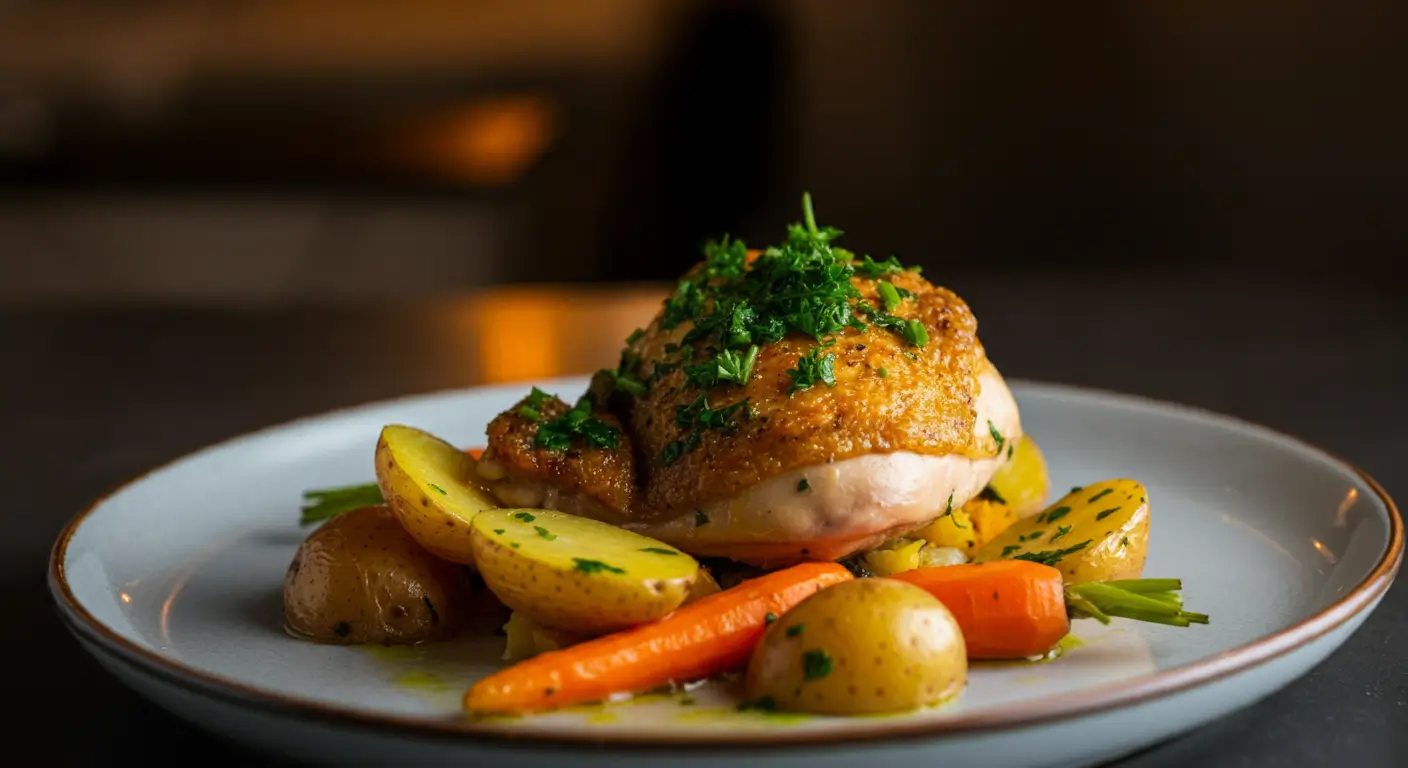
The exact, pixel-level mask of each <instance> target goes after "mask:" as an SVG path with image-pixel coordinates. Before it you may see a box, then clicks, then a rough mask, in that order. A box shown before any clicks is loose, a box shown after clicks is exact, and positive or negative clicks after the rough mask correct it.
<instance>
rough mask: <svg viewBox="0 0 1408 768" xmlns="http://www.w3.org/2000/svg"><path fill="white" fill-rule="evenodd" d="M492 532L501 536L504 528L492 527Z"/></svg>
mask: <svg viewBox="0 0 1408 768" xmlns="http://www.w3.org/2000/svg"><path fill="white" fill-rule="evenodd" d="M494 533H497V534H498V535H500V536H502V535H504V529H502V528H495V529H494Z"/></svg>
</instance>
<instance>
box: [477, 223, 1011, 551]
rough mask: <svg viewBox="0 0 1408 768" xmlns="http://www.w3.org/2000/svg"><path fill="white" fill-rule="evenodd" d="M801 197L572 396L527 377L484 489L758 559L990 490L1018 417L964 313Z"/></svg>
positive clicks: (679, 294) (870, 541) (914, 518)
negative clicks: (777, 241) (858, 253)
mask: <svg viewBox="0 0 1408 768" xmlns="http://www.w3.org/2000/svg"><path fill="white" fill-rule="evenodd" d="M806 212H807V222H808V223H807V224H806V225H793V227H792V228H791V229H790V231H789V237H788V240H787V242H786V243H785V244H784V245H782V246H778V247H774V248H770V249H768V250H766V251H763V252H757V251H746V249H744V248H743V246H742V244H741V243H737V242H734V243H729V242H728V241H725V242H724V243H722V244H715V245H712V246H711V247H710V249H708V250H707V251H706V259H705V261H704V262H702V263H701V264H699V265H698V266H696V267H695V268H694V269H693V270H691V271H690V273H688V274H687V275H686V276H685V278H684V279H683V280H682V281H681V283H680V286H679V288H678V289H677V291H676V293H675V295H674V296H672V297H671V298H670V299H669V300H667V301H666V302H665V305H664V306H663V307H662V309H661V311H660V313H659V314H657V316H656V317H655V319H654V320H653V321H652V322H651V324H650V325H649V326H648V327H647V328H645V329H643V330H641V331H638V332H636V333H635V334H633V335H632V337H631V338H630V339H628V343H627V346H626V349H625V350H624V352H623V354H622V361H621V365H620V366H618V367H617V368H616V369H614V370H610V371H602V372H600V373H598V374H597V376H596V377H595V378H594V379H593V382H592V386H591V389H590V391H589V392H588V393H586V394H585V395H583V396H582V398H581V399H579V400H578V401H577V403H576V405H575V406H572V407H571V408H569V406H568V405H567V404H566V403H565V402H563V401H561V400H559V399H557V398H556V397H551V396H548V395H546V394H545V393H541V392H534V393H533V394H532V395H530V396H529V397H528V398H525V399H524V400H523V401H522V402H520V403H519V404H518V405H516V406H515V407H514V408H512V409H510V410H508V411H506V412H505V413H503V414H502V415H500V416H499V417H498V418H496V419H495V420H494V422H493V423H492V424H491V425H490V427H489V442H488V449H487V450H486V452H485V454H484V457H483V460H482V461H481V462H480V471H481V473H482V474H484V475H485V479H486V481H487V482H488V483H489V485H490V488H491V490H492V491H493V492H494V493H495V494H497V495H498V496H499V497H500V498H501V499H502V500H503V501H504V502H505V503H507V504H512V505H515V506H539V507H550V508H556V509H562V510H565V511H569V512H573V513H576V514H581V515H586V516H589V517H594V518H597V519H600V520H604V521H607V522H612V523H615V524H618V525H622V526H623V527H626V528H629V529H632V530H636V531H639V532H641V533H644V534H646V535H649V536H652V537H655V538H658V539H661V540H663V541H666V542H668V543H670V544H672V545H674V546H677V547H679V548H680V549H682V550H684V551H686V552H689V553H691V554H694V555H699V556H721V557H727V558H731V559H734V560H739V561H742V562H746V563H750V564H754V565H759V566H762V567H779V566H783V565H787V564H791V563H794V562H797V561H801V560H834V559H839V558H842V557H845V556H847V555H849V554H851V553H854V552H857V551H860V550H864V549H868V548H871V547H873V546H876V545H878V544H881V543H883V542H884V541H886V540H888V539H892V538H895V537H897V536H902V535H904V534H905V533H908V532H910V531H912V530H914V529H916V528H919V527H921V526H923V525H924V524H926V523H928V522H929V521H931V520H933V519H934V518H936V517H938V516H939V515H942V514H944V512H945V511H946V510H948V509H951V508H953V507H955V506H959V505H962V504H963V503H965V502H966V501H968V500H969V499H970V498H972V497H973V496H975V495H976V494H977V493H979V492H980V491H981V490H982V489H983V487H984V486H985V485H986V484H987V482H988V480H989V479H991V477H992V475H993V473H994V472H996V471H997V469H998V467H999V466H1000V465H1001V463H1002V462H1003V461H1005V460H1006V459H1007V458H1008V457H1009V456H1010V450H1009V449H1010V447H1011V446H1013V445H1015V441H1016V440H1017V439H1018V438H1019V437H1020V436H1021V434H1022V428H1021V422H1020V419H1019V416H1018V411H1017V406H1016V403H1015V401H1014V400H1013V398H1012V395H1011V393H1010V392H1009V390H1008V388H1007V386H1006V384H1005V383H1004V381H1003V379H1002V376H1001V375H1000V374H999V373H998V371H997V369H996V367H994V366H993V364H992V363H991V362H990V361H989V360H988V359H987V357H986V355H985V353H984V350H983V347H982V345H981V343H980V342H979V341H978V337H977V321H976V319H975V318H974V317H973V313H972V312H971V311H970V310H969V308H968V306H967V304H965V303H964V302H963V300H962V299H960V298H959V297H958V296H957V295H955V294H954V293H953V292H951V291H949V290H947V289H945V288H941V287H938V286H935V285H933V284H932V283H930V282H929V281H928V280H926V279H924V278H923V277H922V276H921V275H920V274H919V273H918V272H917V271H915V270H909V269H905V268H903V267H902V266H900V265H899V264H898V263H897V262H895V261H894V260H893V258H891V259H890V260H888V261H886V262H875V261H873V260H871V259H869V258H868V257H866V258H863V259H860V260H857V259H856V258H855V257H854V256H853V255H851V254H850V253H848V252H846V251H842V250H841V249H839V248H835V247H833V246H832V245H831V240H832V239H834V237H835V236H836V235H837V234H839V233H836V232H835V231H834V230H829V229H821V228H818V227H816V226H815V225H814V223H812V220H811V215H810V210H809V205H808V206H807V211H806Z"/></svg>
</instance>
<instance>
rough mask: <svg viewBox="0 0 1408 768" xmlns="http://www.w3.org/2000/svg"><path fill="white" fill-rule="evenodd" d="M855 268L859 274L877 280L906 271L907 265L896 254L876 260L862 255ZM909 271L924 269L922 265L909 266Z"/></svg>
mask: <svg viewBox="0 0 1408 768" xmlns="http://www.w3.org/2000/svg"><path fill="white" fill-rule="evenodd" d="M855 270H856V274H857V275H860V276H861V277H868V278H870V279H872V280H875V279H879V278H881V277H885V276H886V275H897V274H899V273H901V272H904V271H906V267H905V266H904V265H903V264H901V263H900V262H899V259H896V258H895V257H894V256H891V257H890V258H888V259H885V260H884V261H876V260H874V259H872V258H870V257H869V256H862V257H860V261H858V262H856V263H855ZM908 271H910V272H914V273H919V272H923V271H924V270H923V269H922V268H920V267H908Z"/></svg>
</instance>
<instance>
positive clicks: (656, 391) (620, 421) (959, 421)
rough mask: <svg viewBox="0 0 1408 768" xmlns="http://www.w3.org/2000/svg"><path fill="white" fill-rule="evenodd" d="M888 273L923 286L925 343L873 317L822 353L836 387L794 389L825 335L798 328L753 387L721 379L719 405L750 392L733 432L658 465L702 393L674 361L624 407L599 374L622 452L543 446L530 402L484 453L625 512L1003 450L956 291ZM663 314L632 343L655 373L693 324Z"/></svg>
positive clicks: (608, 512)
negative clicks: (888, 464)
mask: <svg viewBox="0 0 1408 768" xmlns="http://www.w3.org/2000/svg"><path fill="white" fill-rule="evenodd" d="M887 279H888V281H889V282H891V283H892V284H893V285H895V286H896V287H898V288H902V289H905V290H908V291H909V292H911V293H912V294H913V298H912V299H911V300H907V301H904V302H903V303H902V304H901V305H900V307H898V308H897V309H896V310H895V312H894V314H895V315H897V316H899V317H901V318H904V319H918V320H919V321H920V322H921V323H923V324H924V326H925V327H926V328H927V330H928V333H929V343H928V344H926V345H925V346H923V347H916V346H913V345H910V344H909V343H908V342H906V341H905V340H904V339H903V338H902V337H901V336H899V335H897V334H895V333H893V332H891V331H889V330H886V329H883V328H880V327H877V326H875V325H871V326H870V327H869V328H867V329H866V330H864V331H857V330H855V329H854V328H847V329H846V330H845V331H843V332H842V333H840V334H837V335H836V336H835V337H834V338H835V341H834V343H832V344H831V345H829V346H827V347H826V348H825V349H824V350H823V352H824V353H830V354H833V355H835V378H836V386H834V387H828V386H825V385H824V384H821V383H818V384H816V385H815V386H812V387H811V388H809V389H804V390H800V391H797V392H795V393H790V394H789V390H790V389H791V386H792V379H791V377H789V376H788V375H787V371H788V370H789V369H793V368H796V367H797V362H798V359H799V357H801V356H802V355H804V354H806V353H807V352H808V350H810V349H811V348H812V347H815V346H816V344H817V343H816V341H815V340H813V339H811V338H808V337H804V336H799V335H795V334H794V335H790V336H788V337H787V338H785V339H783V340H782V341H779V342H777V343H774V344H768V345H766V346H764V347H762V348H761V349H760V351H759V354H758V358H757V361H756V364H755V365H754V368H753V371H752V375H751V377H750V378H749V380H748V382H747V385H746V386H744V387H737V386H732V385H727V386H720V387H715V388H714V389H713V390H711V391H710V393H709V401H708V404H709V407H711V408H723V407H725V406H728V405H730V404H733V403H736V402H738V401H740V400H743V399H745V398H746V399H747V400H748V403H749V408H748V411H749V413H750V414H751V416H750V417H749V418H746V419H742V420H740V422H739V424H738V427H737V428H736V429H734V430H732V431H727V430H705V431H702V433H701V437H700V441H699V443H698V447H697V448H695V449H694V450H692V451H689V452H687V453H684V454H683V455H682V456H681V457H680V458H679V459H678V460H677V461H676V462H674V463H673V464H671V465H669V466H663V465H662V462H661V454H662V452H663V451H665V449H666V446H667V445H669V444H670V443H671V442H673V441H677V440H682V439H684V438H685V436H686V431H685V430H682V429H680V428H679V427H678V426H676V423H675V413H676V409H677V408H678V407H681V406H687V405H689V404H690V403H692V402H693V401H694V400H695V399H696V398H697V397H698V395H699V390H698V389H696V388H693V387H687V386H685V376H684V373H683V372H682V371H680V370H678V369H676V370H674V371H672V372H670V373H668V374H666V375H664V376H663V377H661V378H660V379H659V380H658V381H655V382H654V383H653V384H651V386H650V389H649V391H648V392H647V393H646V394H645V395H644V396H643V397H641V398H638V399H635V400H633V401H632V400H627V401H625V402H624V403H622V401H621V400H620V399H619V398H610V399H608V398H607V397H605V396H604V393H605V392H607V391H609V388H610V387H609V378H605V377H602V376H598V378H597V379H596V380H595V381H594V382H593V386H592V389H593V391H595V392H598V393H601V394H600V396H598V397H597V398H596V400H597V403H598V407H597V411H598V413H597V417H598V418H600V419H601V420H602V421H603V422H605V423H607V424H609V425H611V426H613V427H619V428H621V430H622V432H623V439H622V441H621V444H620V446H619V447H618V448H616V449H614V450H608V449H602V448H591V447H574V448H573V449H571V450H569V451H567V452H566V453H562V454H556V453H552V452H550V451H547V450H544V449H541V448H536V447H535V446H534V445H533V438H534V435H535V434H536V430H537V425H536V424H534V423H532V422H528V421H525V420H524V419H522V418H520V417H519V416H518V415H517V413H518V408H519V407H520V406H521V405H522V404H523V403H520V404H519V406H515V407H514V408H512V409H510V410H509V411H508V412H506V413H504V414H501V415H500V416H499V417H498V418H496V419H495V420H494V421H493V423H491V424H490V425H489V431H488V438H489V448H488V450H487V451H486V453H485V460H486V461H488V462H489V463H490V464H491V465H498V466H500V467H501V468H502V470H503V471H504V472H505V473H506V474H507V475H508V476H509V479H510V480H511V481H514V482H522V481H524V480H527V481H529V482H539V483H544V484H547V485H550V486H551V487H553V488H555V489H557V490H559V491H560V492H561V493H563V494H571V493H574V492H577V493H581V494H585V495H586V496H587V497H589V498H590V500H591V501H592V502H593V503H594V504H595V505H598V506H599V507H600V508H599V509H592V510H584V511H583V513H586V514H590V515H591V516H593V517H597V518H598V519H604V520H608V521H610V522H620V521H621V520H631V519H633V520H648V519H652V518H655V517H665V516H670V515H674V514H678V513H679V512H680V511H688V510H689V509H691V508H697V507H699V506H702V505H704V504H706V503H709V502H712V501H716V500H719V499H725V498H729V497H732V496H735V495H737V494H739V493H740V492H742V491H744V490H746V489H748V488H750V487H752V486H754V485H756V484H758V483H760V482H763V481H765V480H768V479H771V478H773V477H776V476H777V475H780V474H782V473H785V472H788V471H791V470H794V469H800V468H804V467H808V466H814V465H817V464H823V463H828V462H834V461H840V460H843V459H848V458H852V457H856V456H862V455H866V454H871V453H889V452H896V451H909V452H913V453H919V454H929V455H947V454H955V453H956V454H961V455H965V456H970V457H973V458H985V457H991V456H994V455H996V453H997V443H996V441H995V440H993V439H989V438H986V437H981V438H978V439H975V438H974V421H975V419H976V411H975V408H974V402H975V398H976V395H977V391H976V390H977V376H978V374H979V373H980V372H982V371H983V370H984V369H985V368H986V367H988V365H989V364H988V363H987V361H986V357H985V355H984V352H983V348H982V345H981V344H980V343H979V341H978V338H977V320H976V319H975V318H974V316H973V313H972V312H971V311H970V310H969V308H968V305H967V304H966V303H965V302H964V301H963V300H962V299H961V298H959V297H958V296H957V295H956V294H954V293H953V292H952V291H949V290H947V289H945V288H941V287H937V286H935V285H933V284H932V283H930V282H929V281H928V280H926V279H924V278H923V277H921V276H920V275H919V274H918V273H915V272H903V273H899V274H894V275H890V276H888V278H887ZM852 283H853V284H854V285H855V286H856V287H857V288H858V289H859V290H860V291H861V293H862V294H863V295H864V297H865V298H866V299H867V300H868V301H869V302H870V303H871V304H872V305H876V306H879V305H881V304H882V303H883V302H882V300H881V299H880V297H879V296H878V292H877V287H876V286H877V281H876V280H872V279H867V278H864V277H859V276H857V277H854V278H852ZM661 319H662V314H657V315H656V317H655V319H654V321H653V322H652V323H651V325H650V326H649V327H648V328H647V329H646V330H645V333H644V335H642V336H640V337H639V338H638V339H636V340H635V342H634V343H633V344H632V345H631V347H630V351H631V352H633V353H635V354H638V355H639V356H640V358H641V361H642V370H643V371H644V372H646V373H649V372H650V371H652V370H653V368H654V366H655V364H657V363H659V362H661V361H662V360H664V358H665V346H666V344H673V343H678V342H679V341H680V340H681V339H682V338H683V336H684V335H685V333H687V332H688V331H689V329H690V327H691V325H690V324H689V323H684V324H682V325H680V326H678V327H676V328H673V329H671V330H669V331H665V330H662V329H661ZM524 402H525V403H526V402H527V401H526V400H525V401H524ZM608 402H611V403H614V404H615V405H616V406H617V408H618V409H619V410H618V413H619V414H620V418H618V417H617V415H616V414H613V413H611V412H608V411H607V410H606V409H605V406H606V404H607V403H608ZM567 409H568V406H567V404H566V403H563V402H562V401H561V400H558V399H556V398H554V399H553V400H552V401H551V403H550V404H545V405H544V407H543V408H542V409H541V410H543V416H544V419H545V420H547V419H551V418H553V417H555V416H557V415H559V414H561V413H563V412H565V411H566V410H567Z"/></svg>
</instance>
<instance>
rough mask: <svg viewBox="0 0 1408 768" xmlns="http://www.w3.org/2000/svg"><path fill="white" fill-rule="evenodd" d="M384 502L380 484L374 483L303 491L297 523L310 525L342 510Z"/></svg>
mask: <svg viewBox="0 0 1408 768" xmlns="http://www.w3.org/2000/svg"><path fill="white" fill-rule="evenodd" d="M385 503H386V499H385V498H384V497H383V496H382V495H381V486H379V485H377V484H376V483H366V484H364V485H350V486H346V487H343V488H322V489H318V490H312V491H304V492H303V509H302V512H303V514H302V516H301V517H299V520H298V524H299V525H312V524H313V523H317V522H321V521H323V520H327V519H328V518H330V517H336V516H337V515H340V514H342V513H343V512H350V511H352V510H354V509H361V508H362V507H372V506H376V505H377V504H385Z"/></svg>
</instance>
